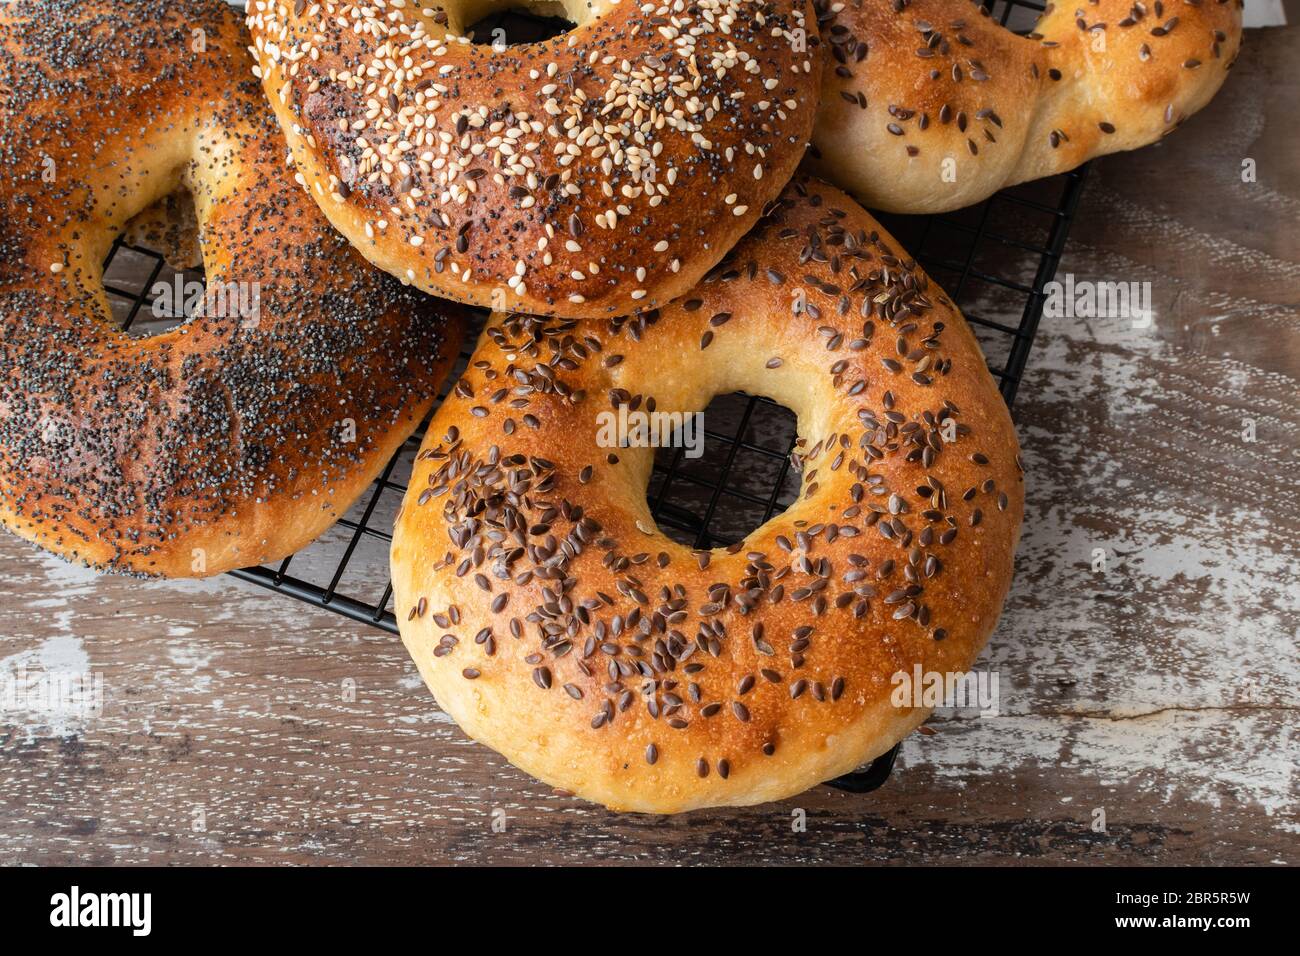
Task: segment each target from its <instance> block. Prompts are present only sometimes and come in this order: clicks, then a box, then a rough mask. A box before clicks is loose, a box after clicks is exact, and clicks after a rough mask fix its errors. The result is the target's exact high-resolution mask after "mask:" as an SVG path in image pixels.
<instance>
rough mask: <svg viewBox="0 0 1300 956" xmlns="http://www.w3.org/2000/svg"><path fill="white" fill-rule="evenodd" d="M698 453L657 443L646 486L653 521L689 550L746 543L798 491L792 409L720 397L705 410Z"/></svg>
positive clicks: (755, 399) (763, 401) (732, 396)
mask: <svg viewBox="0 0 1300 956" xmlns="http://www.w3.org/2000/svg"><path fill="white" fill-rule="evenodd" d="M703 422H704V436H703V453H702V454H701V455H700V456H699V457H697V458H692V457H688V456H687V449H685V448H683V447H681V443H680V442H678V443H677V447H660V448H657V449H656V450H655V467H654V471H653V472H652V474H651V476H650V483H649V487H648V488H647V489H646V501H647V502H648V504H649V505H650V513H651V514H652V515H654V518H655V523H656V524H657V525H658V527H659V530H660V531H662V532H663V533H664V534H665V535H667V536H668V537H669V538H671V539H672V540H674V541H676V542H678V543H679V544H684V545H686V546H688V547H692V548H718V547H726V546H728V545H731V544H735V543H736V542H739V541H743V540H745V538H747V537H748V536H749V535H750V534H751V533H753V532H754V531H755V530H756V529H757V528H759V527H761V526H762V525H763V524H764V523H766V522H767V521H769V520H770V519H772V518H774V517H776V516H777V515H780V514H781V513H782V512H784V511H785V510H786V508H788V507H789V506H790V505H791V504H793V503H794V502H795V500H796V499H797V498H798V496H799V488H800V484H801V480H802V475H801V473H800V471H799V470H798V469H797V468H795V467H794V466H793V465H792V464H789V456H790V452H791V451H792V450H793V447H794V442H795V439H796V437H797V433H798V432H797V427H798V422H797V420H796V418H795V414H794V412H792V411H791V410H790V409H788V408H786V407H785V406H783V405H778V404H777V403H775V402H773V401H770V400H769V399H766V398H759V397H754V396H751V395H747V394H745V393H744V392H732V393H730V394H726V395H718V396H715V397H714V398H713V400H712V401H711V402H709V404H708V406H707V407H706V408H705V409H704V418H703Z"/></svg>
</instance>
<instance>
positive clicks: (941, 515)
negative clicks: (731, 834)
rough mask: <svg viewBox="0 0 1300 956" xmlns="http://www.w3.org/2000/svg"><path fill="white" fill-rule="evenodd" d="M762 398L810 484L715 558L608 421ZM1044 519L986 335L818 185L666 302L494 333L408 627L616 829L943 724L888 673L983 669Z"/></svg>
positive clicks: (492, 726)
mask: <svg viewBox="0 0 1300 956" xmlns="http://www.w3.org/2000/svg"><path fill="white" fill-rule="evenodd" d="M666 356H667V357H670V358H667V359H666V358H665V357H666ZM736 390H743V391H745V392H749V393H751V394H759V395H765V396H768V397H770V398H772V399H774V400H775V401H777V402H780V403H782V404H784V405H786V406H788V407H789V408H791V409H793V410H794V411H795V413H796V414H797V416H798V429H799V436H800V440H799V445H798V448H797V458H798V462H797V464H798V465H800V466H801V467H802V471H803V474H802V487H801V490H800V494H799V497H798V500H797V501H796V503H794V504H793V505H791V507H790V508H789V509H788V510H787V511H785V512H784V513H783V514H781V515H779V516H777V517H774V518H772V519H771V520H770V521H768V522H767V523H766V524H764V525H762V526H761V527H760V528H758V529H757V530H756V531H754V532H753V533H751V534H750V535H749V536H748V537H747V538H746V539H745V540H744V541H743V542H741V543H740V544H738V545H735V546H733V547H730V548H726V549H715V550H712V551H694V550H691V549H690V548H687V547H685V546H683V545H680V544H677V543H675V542H673V541H672V540H670V539H669V538H667V537H665V536H664V535H663V534H662V533H660V532H659V531H658V530H657V529H656V527H655V523H654V520H653V518H652V517H651V513H650V509H649V507H648V505H647V502H646V487H647V482H648V480H649V477H650V470H651V465H652V460H653V450H652V449H650V448H645V447H602V446H601V445H600V444H599V436H600V434H601V428H600V425H599V418H598V416H600V415H601V413H603V412H612V411H616V410H617V409H618V408H619V407H620V406H628V408H629V409H630V410H654V411H656V412H659V413H670V414H671V413H691V412H695V411H697V410H699V409H703V408H704V407H705V406H706V405H707V404H708V402H709V400H710V399H711V398H712V397H713V396H714V395H717V394H720V393H728V392H732V391H736ZM1022 512H1023V487H1022V477H1021V473H1020V468H1019V462H1018V456H1017V445H1016V437H1015V432H1014V431H1013V429H1012V425H1011V420H1010V417H1009V416H1008V413H1007V408H1006V405H1005V403H1004V402H1003V401H1002V399H1001V397H1000V396H999V394H998V391H997V389H996V387H995V386H994V383H993V379H992V377H991V376H990V375H989V372H988V369H987V367H986V365H985V362H984V358H983V356H982V355H981V353H980V349H979V346H978V344H977V343H976V341H975V338H974V336H973V335H972V334H971V332H970V329H969V328H968V326H967V325H966V323H965V321H964V320H963V319H962V317H961V315H960V314H959V313H958V312H957V310H956V308H955V307H954V306H953V305H952V303H951V302H950V301H949V299H948V298H947V296H945V295H944V294H943V292H941V291H940V290H938V289H935V288H932V287H931V285H930V282H929V279H928V278H927V277H926V275H925V274H924V273H923V272H922V271H921V270H920V269H919V268H917V267H916V265H915V263H914V262H912V260H910V259H909V258H908V257H907V255H906V253H904V252H903V251H902V250H901V249H900V248H899V247H898V245H897V243H896V242H895V241H894V240H893V239H892V238H891V237H890V236H889V235H887V234H886V233H885V232H884V231H883V230H882V229H881V227H880V226H879V225H878V224H877V223H876V222H875V221H874V220H873V219H872V218H871V216H870V215H868V214H867V213H866V212H864V211H863V210H862V209H861V208H859V207H858V206H857V205H856V204H855V203H854V202H853V201H852V200H851V199H849V197H847V196H846V195H844V194H843V193H841V192H840V191H838V190H836V189H834V188H833V187H830V186H828V185H826V184H824V183H822V182H820V181H818V180H814V179H808V178H805V177H803V176H800V177H797V178H796V179H795V180H794V181H793V183H792V184H791V185H790V186H789V187H788V188H787V189H786V191H785V192H784V193H783V195H782V196H781V197H780V199H779V201H778V202H776V203H775V204H774V207H773V208H772V210H771V211H770V213H769V214H767V215H765V216H764V218H763V219H762V220H761V221H760V222H759V224H758V225H757V227H756V228H755V229H754V231H753V232H751V233H750V235H749V236H747V237H746V238H745V239H744V240H742V241H741V243H740V244H739V245H738V246H737V247H736V248H735V249H734V250H733V251H732V252H731V253H730V254H729V255H728V257H727V258H726V259H725V260H724V261H723V262H722V263H721V264H720V265H719V266H718V267H717V268H715V269H714V270H713V271H711V272H710V273H709V274H708V275H707V276H706V277H705V279H704V280H703V281H702V282H701V283H700V284H699V285H698V286H697V287H696V288H695V289H693V290H692V291H691V292H689V293H688V294H687V296H686V297H685V298H683V299H681V300H678V301H676V302H674V303H672V304H670V305H668V306H666V307H665V308H663V309H661V310H656V311H653V312H650V313H643V314H642V315H640V316H638V317H636V318H634V319H628V320H623V319H616V320H612V321H611V320H604V321H602V320H581V321H558V320H555V319H544V318H536V317H529V316H523V315H517V314H511V315H505V316H503V315H494V317H493V318H492V320H491V321H490V323H489V325H488V327H487V328H486V329H485V331H484V333H483V335H482V338H481V339H480V341H479V344H478V348H477V351H476V352H475V354H474V355H473V357H472V358H471V361H470V366H469V368H468V369H467V370H466V373H465V375H464V377H463V378H462V379H461V381H460V382H459V383H458V385H457V387H456V388H455V390H454V391H453V394H452V395H451V396H450V397H449V398H448V399H447V400H446V402H445V403H444V404H443V405H442V407H441V408H440V409H439V410H438V412H437V414H436V415H435V417H434V420H433V423H432V425H431V427H430V429H429V432H428V437H427V439H426V441H425V443H424V447H423V449H422V450H421V451H420V453H419V455H418V457H417V461H416V464H415V469H414V473H413V475H412V478H411V482H410V485H409V490H408V492H407V495H406V498H405V501H404V502H403V505H402V508H401V512H400V514H399V516H398V520H397V526H396V531H395V535H394V538H393V546H392V574H393V586H394V595H395V601H396V604H395V607H396V609H397V611H398V619H399V622H400V625H401V633H402V639H403V641H404V642H405V643H406V646H407V649H408V650H409V651H410V652H411V655H412V656H413V658H414V659H415V662H416V665H417V666H418V667H419V670H420V673H421V674H422V675H423V677H424V680H425V682H426V683H427V684H428V685H429V687H430V688H431V689H432V690H433V692H434V694H435V696H436V697H437V699H438V702H439V704H440V705H441V706H442V708H443V709H444V710H446V711H447V712H448V713H449V714H450V715H451V716H452V717H453V718H455V720H456V721H457V722H458V723H459V724H460V726H461V727H462V728H463V729H464V730H465V731H466V732H467V733H468V734H469V735H470V736H471V737H474V738H475V739H477V740H479V741H482V742H483V743H486V744H488V745H489V746H491V747H493V748H495V749H496V750H498V751H500V752H501V753H502V754H504V755H505V756H506V757H507V758H508V759H509V760H510V761H511V762H512V763H514V764H516V765H518V766H519V767H521V768H522V769H524V770H526V771H528V772H529V773H531V774H533V775H534V776H536V777H538V778H540V779H541V780H543V781H545V782H547V783H549V784H552V785H554V786H556V787H560V788H563V789H564V790H568V791H571V792H573V793H576V794H578V795H579V796H582V797H585V798H586V799H588V800H593V801H597V802H599V803H603V804H605V805H606V806H608V807H611V808H614V809H618V810H634V811H645V812H652V813H673V812H678V811H682V810H689V809H692V808H697V807H705V806H714V805H725V804H752V803H759V802H762V801H766V800H775V799H779V798H782V797H786V796H789V795H791V794H795V793H798V792H800V791H802V790H804V789H806V788H808V787H810V786H812V785H814V784H816V783H818V782H819V781H823V780H826V779H829V778H832V777H835V776H838V775H840V774H843V773H845V772H847V771H850V770H852V769H853V768H855V767H857V766H859V765H860V764H862V763H863V762H865V761H867V760H869V759H871V758H873V757H875V756H878V755H879V754H881V753H884V752H885V751H886V750H888V749H889V748H890V747H891V746H893V745H894V743H896V742H897V741H898V740H899V739H901V738H902V737H903V736H904V735H906V734H907V733H908V732H909V731H911V730H912V729H913V728H914V727H916V726H917V724H919V723H920V722H921V721H922V720H923V719H924V718H925V717H926V715H927V714H928V712H929V711H928V710H927V709H924V708H921V707H901V708H900V707H895V706H894V705H893V704H892V703H891V700H890V696H891V691H892V690H893V689H894V685H893V682H892V681H891V677H892V676H893V675H894V674H896V673H898V672H905V673H908V674H911V673H912V670H913V668H914V667H915V666H920V667H921V668H922V670H923V671H939V672H956V671H965V670H967V669H968V668H969V667H970V665H971V663H972V662H973V661H974V659H975V656H976V654H977V653H978V651H979V650H980V648H981V647H982V646H983V644H984V642H985V640H986V639H987V638H988V636H989V633H990V631H991V630H992V628H993V625H994V623H995V621H996V619H997V616H998V613H999V610H1000V608H1001V606H1002V601H1003V598H1004V597H1005V595H1006V592H1007V588H1008V585H1009V582H1010V580H1011V564H1012V553H1013V551H1014V548H1015V544H1016V540H1017V537H1018V534H1019V527H1020V521H1021V516H1022Z"/></svg>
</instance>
